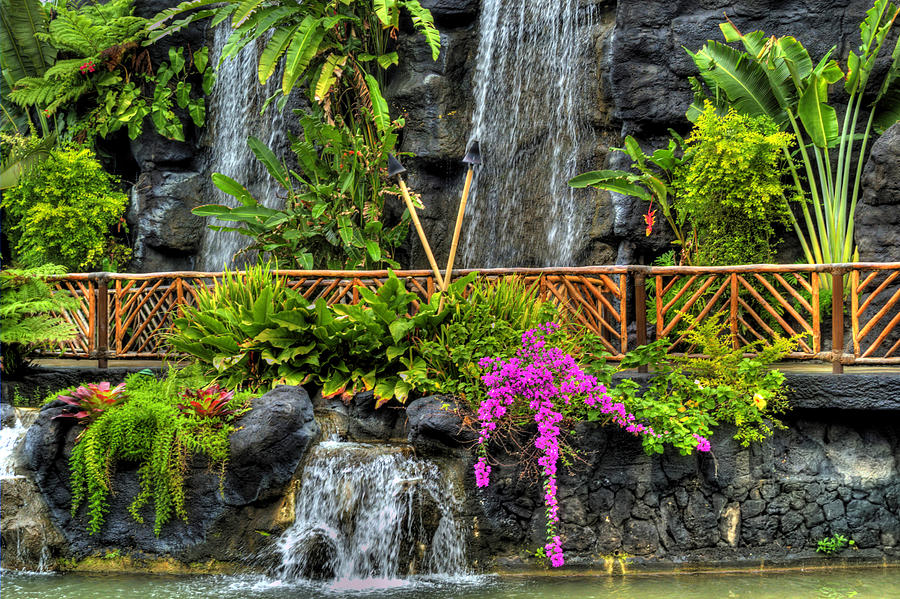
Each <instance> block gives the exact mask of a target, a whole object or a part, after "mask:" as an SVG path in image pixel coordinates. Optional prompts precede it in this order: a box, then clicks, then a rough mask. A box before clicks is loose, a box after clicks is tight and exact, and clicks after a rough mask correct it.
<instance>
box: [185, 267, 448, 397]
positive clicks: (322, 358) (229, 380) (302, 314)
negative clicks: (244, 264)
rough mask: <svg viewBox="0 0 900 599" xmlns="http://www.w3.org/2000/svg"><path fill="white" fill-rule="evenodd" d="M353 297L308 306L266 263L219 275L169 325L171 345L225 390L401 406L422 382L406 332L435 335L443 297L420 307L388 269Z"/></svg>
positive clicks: (419, 363)
mask: <svg viewBox="0 0 900 599" xmlns="http://www.w3.org/2000/svg"><path fill="white" fill-rule="evenodd" d="M359 294H360V302H359V304H357V305H349V304H335V305H333V306H328V305H327V304H326V302H325V300H323V299H318V300H316V301H315V303H313V304H310V302H309V300H307V299H306V298H304V297H303V296H302V295H301V294H299V293H297V292H296V291H293V290H291V289H288V288H287V287H286V286H285V284H284V281H283V279H281V278H280V277H274V276H273V275H272V273H271V270H270V269H269V267H268V266H259V267H257V268H254V269H251V270H249V271H248V272H247V273H246V274H241V273H229V272H226V275H225V278H224V279H223V280H222V281H221V282H220V283H217V284H216V286H215V287H214V288H213V289H212V290H209V291H201V292H200V293H199V295H198V298H197V304H196V307H188V308H187V309H186V312H185V316H184V318H179V319H176V320H175V322H174V327H173V332H172V334H171V337H170V341H171V344H172V346H173V348H174V349H176V350H177V351H180V352H184V353H187V354H189V355H191V356H193V357H194V358H195V359H196V360H197V361H198V362H199V363H200V364H201V365H202V366H203V367H204V368H205V369H206V372H207V373H209V374H210V375H213V376H216V377H218V378H219V379H221V380H222V381H224V382H225V386H226V387H232V386H243V387H245V388H251V389H262V388H271V387H273V386H275V385H279V384H286V385H301V384H305V383H307V382H309V381H313V382H314V383H315V384H317V385H319V386H321V388H322V393H323V395H325V396H326V397H331V396H335V395H343V396H347V397H348V396H350V395H352V394H354V393H357V392H360V391H369V390H373V391H374V393H375V397H376V404H377V405H381V404H383V403H384V402H386V401H388V400H390V399H397V400H398V401H401V402H403V401H405V400H406V398H407V396H408V395H409V392H410V391H411V390H412V389H414V388H415V387H416V386H417V385H418V384H419V382H420V381H421V380H422V379H424V377H425V376H426V367H425V363H424V361H423V360H422V358H421V357H418V356H416V355H415V354H414V352H413V335H414V333H415V332H416V331H433V330H435V329H436V327H437V325H438V324H439V323H440V322H441V320H442V319H443V318H444V317H445V316H446V315H447V313H448V309H447V308H444V309H443V310H441V309H440V301H441V295H442V294H440V293H436V294H434V295H433V296H432V298H431V300H430V301H429V302H427V303H425V302H420V301H419V297H418V296H417V295H416V294H414V293H411V292H409V291H407V290H406V287H405V285H404V283H403V282H402V281H400V280H399V279H398V278H397V277H396V275H394V274H393V273H391V274H390V275H389V277H388V279H387V280H386V281H385V282H384V284H383V285H382V286H381V287H380V288H379V289H378V291H377V292H372V291H370V290H368V289H365V288H359ZM414 302H419V307H418V310H417V311H415V314H414V315H411V314H412V312H413V305H414Z"/></svg>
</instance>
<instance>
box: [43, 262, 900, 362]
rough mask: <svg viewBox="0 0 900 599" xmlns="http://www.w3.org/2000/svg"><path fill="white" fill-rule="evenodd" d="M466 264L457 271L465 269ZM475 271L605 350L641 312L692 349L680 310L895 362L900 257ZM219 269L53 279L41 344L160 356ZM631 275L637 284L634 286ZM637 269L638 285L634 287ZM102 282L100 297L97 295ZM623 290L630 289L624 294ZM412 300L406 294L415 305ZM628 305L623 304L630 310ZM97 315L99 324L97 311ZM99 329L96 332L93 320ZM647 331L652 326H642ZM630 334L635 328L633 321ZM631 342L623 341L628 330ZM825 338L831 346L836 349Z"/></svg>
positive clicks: (418, 275)
mask: <svg viewBox="0 0 900 599" xmlns="http://www.w3.org/2000/svg"><path fill="white" fill-rule="evenodd" d="M466 272H467V271H459V272H457V273H455V274H456V275H457V276H463V275H464V274H466ZM480 272H481V274H480V276H483V277H488V278H497V277H501V276H508V275H517V276H520V277H522V278H523V280H524V281H525V282H526V283H527V284H529V285H533V286H535V287H537V288H538V290H539V293H540V295H541V297H542V298H544V299H546V300H549V301H553V302H554V303H556V304H557V305H558V306H559V307H560V309H561V310H562V311H563V312H565V313H568V314H570V315H571V317H572V318H573V319H574V320H575V321H577V322H579V323H581V324H582V325H584V326H585V327H587V328H588V329H590V330H591V331H593V332H595V333H597V334H598V335H599V336H600V337H601V338H602V340H603V344H604V346H605V347H606V349H607V351H609V353H610V354H611V355H612V357H613V359H617V358H621V356H622V355H624V354H625V353H626V352H627V351H628V349H629V324H631V325H632V326H634V324H635V323H636V322H646V323H647V324H648V327H647V329H644V328H643V326H641V327H639V328H638V330H637V331H636V335H635V339H636V342H637V343H643V342H645V341H649V340H652V338H653V333H654V332H655V335H656V338H661V337H667V338H669V339H670V341H671V342H672V345H671V350H672V351H678V352H687V353H692V351H694V350H695V348H691V347H689V346H688V345H687V343H686V342H685V340H684V339H685V337H684V334H685V330H686V328H687V324H686V323H687V320H686V319H685V316H684V315H685V314H690V315H691V316H692V317H693V319H694V320H693V321H694V322H695V323H698V322H702V321H703V320H704V319H706V318H709V317H711V316H713V315H719V316H720V318H721V319H722V320H721V322H723V324H725V325H727V326H728V327H730V329H731V331H732V332H733V333H734V336H735V339H736V341H735V343H736V345H737V346H738V347H743V346H747V345H750V344H751V343H753V342H755V341H757V340H763V341H765V342H768V341H770V340H772V339H774V338H775V337H776V336H781V337H792V336H797V337H798V339H799V347H798V351H797V352H796V353H794V354H793V355H792V356H791V357H794V358H820V359H826V360H831V361H832V362H833V363H834V364H835V371H836V372H838V371H840V365H841V364H843V363H850V362H854V361H856V362H862V363H900V264H873V263H866V264H838V265H818V266H801V265H748V266H737V267H702V268H700V267H646V266H598V267H581V268H567V269H552V268H543V269H541V268H537V269H535V268H532V269H525V268H517V269H489V270H482V271H480ZM278 274H279V275H281V276H284V277H285V278H286V280H287V283H288V285H289V286H290V287H291V288H292V289H295V290H297V291H299V292H300V293H302V294H303V295H304V297H306V298H307V299H309V300H310V302H312V301H315V300H316V299H318V298H323V299H325V301H326V302H327V303H328V304H329V305H332V304H335V303H355V302H357V301H359V298H360V293H359V290H360V288H362V287H365V288H367V289H371V290H373V291H374V290H377V289H378V288H379V287H381V286H382V285H383V284H384V283H385V281H386V280H387V277H388V273H387V272H386V271H282V272H280V273H278ZM396 274H397V276H399V277H400V278H401V279H402V280H403V281H404V282H405V284H406V288H407V289H408V290H409V291H410V292H413V293H415V294H416V295H418V296H419V297H420V298H422V299H423V300H426V299H427V298H429V297H430V296H431V294H433V293H434V292H435V291H436V285H435V282H434V278H433V276H432V274H431V273H430V272H429V271H397V272H396ZM221 276H222V273H200V272H181V273H155V274H120V273H93V274H90V275H87V274H73V275H65V276H62V277H58V278H55V279H54V285H55V286H56V288H57V289H58V290H60V291H63V290H64V291H67V292H70V293H73V294H74V295H76V296H77V297H79V298H81V299H82V302H81V306H80V307H79V308H78V309H77V310H73V311H70V312H66V313H65V314H64V315H63V316H64V318H66V319H67V320H69V321H70V322H72V323H73V324H74V325H75V326H76V328H77V330H78V335H77V336H76V338H75V339H74V340H72V341H70V342H68V343H66V344H65V345H64V346H63V347H60V348H58V349H56V350H54V351H47V352H45V354H52V355H62V356H64V357H76V358H97V359H98V360H100V361H101V364H102V363H103V362H104V361H105V358H156V359H159V358H162V357H164V356H165V354H166V349H167V348H166V345H165V335H164V333H165V332H166V331H167V330H169V328H170V327H171V324H172V319H173V318H174V317H176V315H177V314H178V313H179V310H180V307H181V306H187V305H194V304H195V303H196V297H197V293H198V291H199V289H201V288H204V287H209V286H210V285H212V284H213V282H214V281H215V280H216V279H217V278H218V277H221ZM638 281H640V282H641V283H640V288H639V289H638V288H636V287H635V286H636V285H637V284H638V283H637V282H638ZM644 281H646V284H647V289H646V293H645V292H644V283H643V282H644ZM833 285H838V286H841V287H842V288H843V289H845V290H846V291H847V293H845V294H843V295H837V296H836V297H835V298H833V301H832V313H831V315H830V316H829V319H827V323H828V324H831V325H832V338H831V340H830V342H829V340H827V339H823V335H822V330H823V324H825V323H823V318H822V314H821V308H820V293H821V291H820V290H821V289H826V288H830V287H831V286H833ZM103 289H106V290H107V298H108V301H107V302H106V304H107V306H106V309H105V310H104V307H103V304H104V302H102V301H100V297H101V296H100V294H101V293H102V290H103ZM632 290H634V296H633V297H631V294H632ZM845 304H847V305H845ZM417 308H418V306H414V309H417ZM629 311H630V312H629ZM845 311H846V312H847V313H848V314H849V315H850V323H849V324H850V327H851V328H852V335H851V338H850V339H849V340H848V343H844V342H843V336H844V333H843V331H844V326H843V314H844V313H845ZM104 316H105V317H106V318H105V319H106V326H105V327H104V326H101V323H102V321H103V319H104ZM104 330H106V331H107V335H106V336H105V338H101V335H102V332H103V331H104ZM648 331H649V332H650V334H649V335H648ZM632 333H633V334H634V329H632ZM632 343H633V342H632ZM833 348H837V351H834V350H833Z"/></svg>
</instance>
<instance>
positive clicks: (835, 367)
mask: <svg viewBox="0 0 900 599" xmlns="http://www.w3.org/2000/svg"><path fill="white" fill-rule="evenodd" d="M843 357H844V273H843V271H841V270H840V269H837V268H834V269H832V271H831V372H833V373H834V374H843V372H844V363H843V362H842V360H843Z"/></svg>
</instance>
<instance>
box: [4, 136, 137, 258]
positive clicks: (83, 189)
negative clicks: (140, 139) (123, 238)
mask: <svg viewBox="0 0 900 599" xmlns="http://www.w3.org/2000/svg"><path fill="white" fill-rule="evenodd" d="M115 182H116V181H115V179H114V178H113V177H112V176H111V175H109V174H108V173H107V172H106V171H104V170H103V167H102V166H101V165H100V163H99V162H98V161H97V159H96V157H95V155H94V153H93V152H92V151H91V150H89V149H87V148H79V147H76V146H68V147H58V148H55V149H53V150H52V151H51V152H50V155H49V157H48V158H47V159H46V160H44V161H43V162H40V163H38V164H36V165H34V166H33V167H32V168H31V169H30V170H28V171H27V172H25V173H24V174H23V175H22V176H21V177H20V179H19V182H18V184H17V185H16V186H15V187H13V188H12V189H10V190H8V191H7V192H6V193H5V194H4V195H3V200H2V204H0V205H2V207H3V209H4V210H5V211H6V217H7V223H8V224H7V234H8V235H9V239H10V241H11V243H12V245H13V249H14V251H15V256H16V258H17V259H18V260H19V261H20V262H21V263H22V264H23V265H25V266H32V267H33V266H38V265H41V264H47V263H55V264H60V265H62V266H63V267H64V268H66V269H67V270H69V271H70V272H71V271H79V270H83V269H90V268H96V267H102V266H104V264H105V265H106V266H107V268H109V269H110V270H111V269H112V268H115V266H116V265H117V264H120V263H122V262H124V261H125V259H126V258H127V257H128V255H129V253H130V250H128V248H127V247H125V246H124V245H122V244H121V243H119V242H118V241H117V239H116V238H115V237H114V235H112V229H113V228H114V227H115V228H117V229H119V230H120V231H121V230H122V229H123V228H124V222H125V221H124V213H125V207H126V206H127V204H128V196H127V195H125V194H124V193H123V192H121V191H118V190H117V189H115V187H114V184H115Z"/></svg>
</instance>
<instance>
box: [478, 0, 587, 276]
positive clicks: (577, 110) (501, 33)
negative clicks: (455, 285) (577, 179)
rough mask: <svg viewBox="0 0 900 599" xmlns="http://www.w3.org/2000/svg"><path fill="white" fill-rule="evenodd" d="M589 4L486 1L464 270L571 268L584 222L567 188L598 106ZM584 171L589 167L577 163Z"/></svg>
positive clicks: (583, 213) (556, 0) (551, 0)
mask: <svg viewBox="0 0 900 599" xmlns="http://www.w3.org/2000/svg"><path fill="white" fill-rule="evenodd" d="M594 4H595V3H594V2H592V1H591V0H483V2H482V3H481V17H480V22H479V30H480V39H479V43H478V56H477V59H476V70H475V81H476V84H475V85H476V88H475V111H474V114H473V118H472V120H473V131H472V135H471V138H470V141H471V140H478V141H479V142H480V143H481V150H482V153H483V155H484V165H483V166H482V167H481V169H480V171H479V172H478V175H477V176H476V179H475V183H474V185H473V187H472V192H471V195H470V199H469V208H468V210H467V226H466V230H465V236H464V237H463V244H464V246H463V247H464V251H463V252H462V258H463V262H464V265H465V266H467V267H473V268H481V267H495V266H568V265H571V264H572V262H573V260H574V259H575V256H574V255H573V240H574V241H575V242H576V243H577V242H578V240H580V239H582V238H584V236H585V229H586V225H587V224H588V223H589V219H590V209H588V210H585V207H584V205H585V203H584V201H582V202H581V204H582V205H581V207H579V205H578V204H579V202H578V201H577V200H578V199H579V198H582V197H583V194H581V193H578V192H577V191H576V190H573V189H571V188H570V187H569V186H568V185H567V182H568V180H569V179H570V178H571V177H572V176H574V175H575V174H577V172H578V171H579V169H584V168H585V167H586V166H588V164H579V151H581V152H582V154H584V153H585V152H587V156H590V152H591V149H592V146H593V145H594V143H595V142H594V139H593V129H592V127H591V126H590V118H591V117H590V115H591V113H592V111H593V109H594V105H595V104H596V102H597V98H596V97H593V96H592V90H594V89H595V86H596V74H593V73H594V72H595V70H596V64H595V63H596V62H597V57H596V56H595V51H594V34H595V31H594V27H593V25H594V19H595V7H594ZM581 162H586V161H585V160H584V159H582V160H581Z"/></svg>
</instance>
